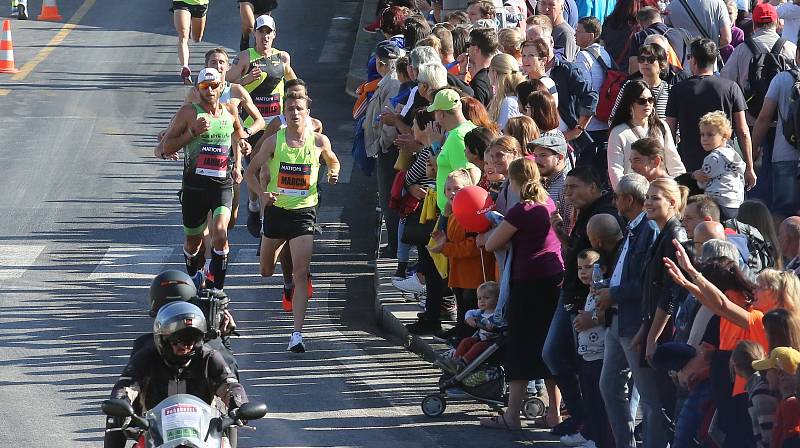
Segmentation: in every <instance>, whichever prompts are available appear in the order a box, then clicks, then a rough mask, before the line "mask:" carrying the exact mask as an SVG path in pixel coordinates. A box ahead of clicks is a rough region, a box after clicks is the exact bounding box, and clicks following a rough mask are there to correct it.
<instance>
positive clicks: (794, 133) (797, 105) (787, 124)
mask: <svg viewBox="0 0 800 448" xmlns="http://www.w3.org/2000/svg"><path fill="white" fill-rule="evenodd" d="M789 73H790V74H791V75H792V78H794V85H793V86H792V91H791V93H790V94H789V110H788V113H787V114H786V115H785V116H784V115H783V114H780V113H778V118H779V119H780V120H781V128H782V129H783V137H784V138H785V139H786V141H787V142H789V144H790V145H792V146H793V147H794V148H795V149H800V72H798V70H797V69H791V70H789ZM778 112H780V110H778Z"/></svg>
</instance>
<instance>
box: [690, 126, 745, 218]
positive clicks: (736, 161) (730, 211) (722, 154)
mask: <svg viewBox="0 0 800 448" xmlns="http://www.w3.org/2000/svg"><path fill="white" fill-rule="evenodd" d="M732 132H733V130H732V128H731V122H730V121H728V118H727V117H726V116H725V114H724V113H723V112H720V111H714V112H709V113H707V114H705V115H703V116H702V117H700V144H701V145H702V146H703V149H704V150H705V151H706V152H708V153H709V154H708V155H707V156H706V157H705V159H703V166H702V167H701V168H700V169H699V170H696V171H695V172H694V173H692V177H693V178H694V179H695V180H696V181H697V185H698V186H700V188H702V189H703V190H705V192H706V194H707V195H708V196H710V197H711V198H712V199H714V202H716V203H717V205H719V209H720V211H721V212H722V215H723V216H722V218H723V219H731V218H735V217H736V215H738V214H739V206H740V205H741V204H742V202H744V170H745V167H746V166H745V163H744V160H742V157H741V156H740V155H739V153H737V152H736V151H735V150H734V149H733V148H731V147H730V146H728V140H729V139H730V138H731V133H732Z"/></svg>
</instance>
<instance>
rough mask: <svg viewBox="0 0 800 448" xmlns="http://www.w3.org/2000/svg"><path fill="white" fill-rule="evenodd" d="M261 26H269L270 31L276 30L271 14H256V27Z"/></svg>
mask: <svg viewBox="0 0 800 448" xmlns="http://www.w3.org/2000/svg"><path fill="white" fill-rule="evenodd" d="M262 26H266V27H269V29H271V30H272V31H277V30H276V28H275V19H273V18H272V16H270V15H267V14H264V15H263V16H258V18H257V19H256V29H259V28H261V27H262Z"/></svg>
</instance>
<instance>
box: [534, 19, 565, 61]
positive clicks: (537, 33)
mask: <svg viewBox="0 0 800 448" xmlns="http://www.w3.org/2000/svg"><path fill="white" fill-rule="evenodd" d="M525 24H526V26H527V27H526V28H525V41H530V40H534V39H550V38H552V37H553V21H552V20H550V17H547V16H546V15H542V14H536V15H533V16H530V17H528V19H527V20H525ZM561 56H562V57H563V56H564V55H563V54H562V55H561Z"/></svg>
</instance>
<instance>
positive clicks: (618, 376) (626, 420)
mask: <svg viewBox="0 0 800 448" xmlns="http://www.w3.org/2000/svg"><path fill="white" fill-rule="evenodd" d="M647 189H648V182H647V180H646V179H645V178H644V177H642V176H640V175H638V174H626V175H625V176H623V177H622V178H621V179H620V181H619V183H618V184H617V188H616V190H615V194H616V200H615V206H616V208H617V211H618V212H619V214H620V216H622V217H624V218H625V219H626V220H627V221H628V225H627V227H626V236H625V238H624V240H623V241H624V242H623V243H622V247H621V249H620V251H619V254H618V255H617V257H616V262H615V264H614V266H613V270H612V271H611V280H610V281H609V287H608V288H603V289H600V290H598V291H597V295H598V301H599V302H600V304H601V308H603V309H609V308H611V307H613V308H614V309H615V310H616V312H615V313H612V314H610V315H609V314H608V313H606V316H608V318H610V322H608V321H607V322H606V325H608V326H609V330H608V332H607V333H606V338H605V353H604V355H603V371H602V373H601V375H600V381H599V384H600V391H601V392H602V394H603V401H604V402H605V407H606V412H607V413H608V418H609V422H610V424H611V430H612V433H613V434H614V439H615V440H616V446H618V447H631V448H632V447H635V446H636V443H635V441H634V438H633V429H634V426H633V425H634V421H635V415H632V413H631V406H630V404H629V399H628V394H627V392H626V389H627V386H628V384H629V376H630V375H631V374H632V375H633V380H634V383H635V384H636V385H637V388H642V389H645V390H653V389H657V386H656V384H655V376H654V375H653V373H654V372H653V370H652V369H645V368H642V366H641V364H640V362H639V353H638V352H637V351H636V349H635V347H634V346H633V337H634V336H635V334H636V332H637V331H638V330H639V326H640V323H641V311H640V303H641V294H642V293H641V292H642V288H643V287H644V285H643V280H642V277H643V274H644V268H645V264H644V263H643V262H642V260H644V259H645V257H646V256H647V251H648V249H649V248H650V246H651V245H652V243H653V241H654V240H655V238H656V235H657V234H658V228H657V227H656V225H655V223H654V222H653V221H650V220H648V219H647V218H646V216H645V213H644V211H643V210H644V201H645V197H646V196H647ZM628 369H629V370H630V374H629V373H628ZM650 397H652V394H650V395H649V396H648V398H650ZM641 404H642V410H643V412H644V417H645V420H648V421H649V420H652V419H653V418H654V417H653V415H659V413H660V411H661V410H660V408H659V407H658V405H659V403H658V402H657V401H656V402H652V401H648V400H643V401H642V402H641Z"/></svg>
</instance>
